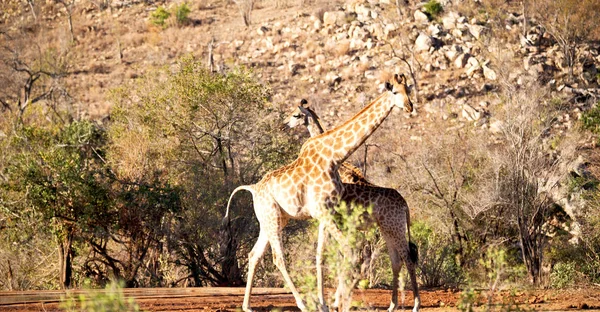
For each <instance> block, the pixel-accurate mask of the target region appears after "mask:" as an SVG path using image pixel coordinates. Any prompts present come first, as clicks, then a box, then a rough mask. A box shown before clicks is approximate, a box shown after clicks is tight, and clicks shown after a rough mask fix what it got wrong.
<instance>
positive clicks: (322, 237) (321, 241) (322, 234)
mask: <svg viewBox="0 0 600 312" xmlns="http://www.w3.org/2000/svg"><path fill="white" fill-rule="evenodd" d="M325 228H326V224H325V222H320V223H319V234H318V238H317V292H318V293H317V296H318V297H319V305H320V306H321V310H322V311H324V312H327V311H328V308H327V303H325V289H324V288H323V250H324V248H325V242H326V241H327V232H326V231H325Z"/></svg>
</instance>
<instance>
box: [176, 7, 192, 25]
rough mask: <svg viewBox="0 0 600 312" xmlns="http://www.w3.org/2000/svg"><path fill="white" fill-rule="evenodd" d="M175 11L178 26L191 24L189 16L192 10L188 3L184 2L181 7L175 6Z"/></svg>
mask: <svg viewBox="0 0 600 312" xmlns="http://www.w3.org/2000/svg"><path fill="white" fill-rule="evenodd" d="M173 11H174V12H175V20H176V21H177V25H179V26H183V25H187V24H188V23H189V21H190V18H189V17H188V15H189V14H190V12H191V10H190V7H189V6H188V5H187V3H185V2H184V3H182V4H181V5H177V6H175V8H174V9H173Z"/></svg>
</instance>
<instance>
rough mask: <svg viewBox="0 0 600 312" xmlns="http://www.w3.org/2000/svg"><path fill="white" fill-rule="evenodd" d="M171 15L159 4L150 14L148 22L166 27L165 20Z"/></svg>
mask: <svg viewBox="0 0 600 312" xmlns="http://www.w3.org/2000/svg"><path fill="white" fill-rule="evenodd" d="M170 16H171V13H170V12H169V11H167V10H166V9H165V8H164V7H162V6H159V7H158V8H156V10H154V12H152V13H151V14H150V22H151V23H152V24H153V25H156V26H160V27H163V28H165V27H166V20H167V19H168V18H169V17H170Z"/></svg>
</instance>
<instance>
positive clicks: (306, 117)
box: [282, 99, 319, 129]
mask: <svg viewBox="0 0 600 312" xmlns="http://www.w3.org/2000/svg"><path fill="white" fill-rule="evenodd" d="M318 120H319V116H317V114H316V113H315V111H313V110H312V109H311V108H310V107H308V101H306V100H305V99H302V100H301V101H300V105H299V106H298V107H297V108H296V109H294V111H293V112H292V114H291V115H290V116H289V117H288V118H286V119H285V122H284V124H283V126H282V129H291V128H295V127H297V126H300V125H303V126H309V125H310V124H312V123H314V122H315V121H318Z"/></svg>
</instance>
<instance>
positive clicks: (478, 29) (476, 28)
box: [467, 24, 487, 39]
mask: <svg viewBox="0 0 600 312" xmlns="http://www.w3.org/2000/svg"><path fill="white" fill-rule="evenodd" d="M467 28H468V29H469V32H470V33H471V35H473V37H475V39H479V38H481V36H482V35H483V34H484V33H485V31H486V30H487V28H485V26H481V25H473V24H467Z"/></svg>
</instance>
